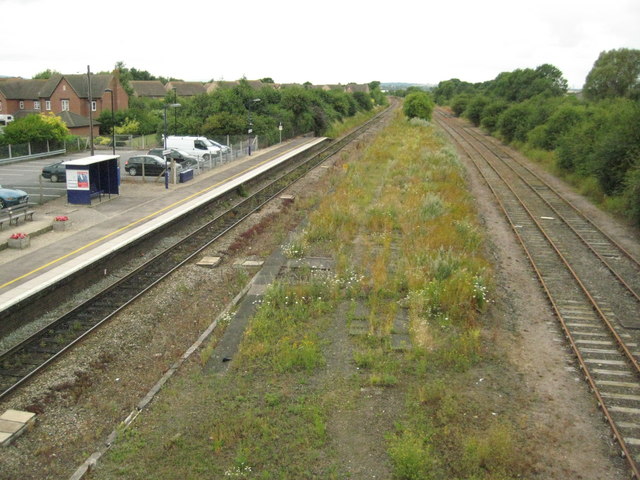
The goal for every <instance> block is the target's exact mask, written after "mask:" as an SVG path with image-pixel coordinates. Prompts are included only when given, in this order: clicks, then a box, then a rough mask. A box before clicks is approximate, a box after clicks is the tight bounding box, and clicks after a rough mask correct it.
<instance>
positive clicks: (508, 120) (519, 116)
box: [497, 103, 532, 143]
mask: <svg viewBox="0 0 640 480" xmlns="http://www.w3.org/2000/svg"><path fill="white" fill-rule="evenodd" d="M531 115H532V108H531V106H530V105H529V104H526V103H516V104H514V105H511V106H510V107H509V108H507V109H506V110H505V111H504V112H503V113H502V115H500V119H499V120H498V125H497V127H498V130H499V131H500V134H501V135H502V137H503V139H504V140H505V141H506V142H508V143H510V142H513V141H514V140H518V141H520V142H526V141H527V134H528V133H529V130H530V129H531V121H530V118H531Z"/></svg>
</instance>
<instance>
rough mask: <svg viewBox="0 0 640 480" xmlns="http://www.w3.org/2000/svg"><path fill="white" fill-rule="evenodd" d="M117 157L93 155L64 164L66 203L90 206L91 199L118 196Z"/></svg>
mask: <svg viewBox="0 0 640 480" xmlns="http://www.w3.org/2000/svg"><path fill="white" fill-rule="evenodd" d="M119 158H120V156H119V155H94V156H93V157H86V158H80V159H78V160H70V161H68V162H64V165H65V167H66V173H67V201H68V202H69V203H72V204H76V205H91V201H92V199H95V198H98V199H102V197H103V196H105V195H106V196H109V197H110V196H111V195H119V194H120V168H119V164H118V159H119Z"/></svg>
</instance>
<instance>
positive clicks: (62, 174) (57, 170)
mask: <svg viewBox="0 0 640 480" xmlns="http://www.w3.org/2000/svg"><path fill="white" fill-rule="evenodd" d="M42 177H43V178H48V179H50V180H51V181H52V182H66V181H67V167H65V166H64V165H63V164H62V162H58V163H52V164H51V165H47V166H46V167H43V168H42Z"/></svg>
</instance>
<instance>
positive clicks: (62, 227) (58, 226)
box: [53, 220, 72, 232]
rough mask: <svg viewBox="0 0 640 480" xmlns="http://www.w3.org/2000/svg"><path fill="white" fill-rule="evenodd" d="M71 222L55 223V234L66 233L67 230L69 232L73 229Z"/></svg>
mask: <svg viewBox="0 0 640 480" xmlns="http://www.w3.org/2000/svg"><path fill="white" fill-rule="evenodd" d="M71 225H72V223H71V220H65V221H55V222H53V231H54V232H64V231H66V230H69V229H70V228H71Z"/></svg>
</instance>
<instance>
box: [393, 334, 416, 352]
mask: <svg viewBox="0 0 640 480" xmlns="http://www.w3.org/2000/svg"><path fill="white" fill-rule="evenodd" d="M411 348H412V344H411V337H410V336H409V335H406V334H396V333H394V334H392V335H391V349H392V350H397V351H405V350H411Z"/></svg>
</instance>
